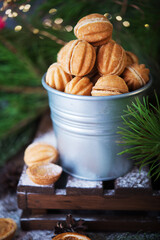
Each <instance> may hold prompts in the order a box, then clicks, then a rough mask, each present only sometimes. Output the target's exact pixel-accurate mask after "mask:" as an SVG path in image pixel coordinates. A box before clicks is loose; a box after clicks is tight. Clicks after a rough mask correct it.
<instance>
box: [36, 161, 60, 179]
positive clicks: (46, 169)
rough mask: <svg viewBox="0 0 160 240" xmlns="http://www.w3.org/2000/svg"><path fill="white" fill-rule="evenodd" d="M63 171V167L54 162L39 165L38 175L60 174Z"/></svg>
mask: <svg viewBox="0 0 160 240" xmlns="http://www.w3.org/2000/svg"><path fill="white" fill-rule="evenodd" d="M61 172H62V168H61V167H60V166H58V165H55V164H52V163H49V164H45V165H41V166H38V173H39V174H38V175H42V176H43V177H47V176H48V177H49V176H53V175H58V174H60V173H61Z"/></svg>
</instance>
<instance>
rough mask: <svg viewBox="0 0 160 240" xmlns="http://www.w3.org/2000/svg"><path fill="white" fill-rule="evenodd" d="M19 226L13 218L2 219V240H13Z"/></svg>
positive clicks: (0, 224) (0, 219)
mask: <svg viewBox="0 0 160 240" xmlns="http://www.w3.org/2000/svg"><path fill="white" fill-rule="evenodd" d="M16 229H17V224H16V223H15V221H14V220H13V219H11V218H0V240H12V239H13V237H14V234H15V232H16Z"/></svg>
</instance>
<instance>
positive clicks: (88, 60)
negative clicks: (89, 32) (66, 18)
mask: <svg viewBox="0 0 160 240" xmlns="http://www.w3.org/2000/svg"><path fill="white" fill-rule="evenodd" d="M57 60H58V62H59V63H60V64H61V66H62V68H63V69H64V71H65V72H67V73H68V74H71V75H75V76H80V77H81V76H84V75H87V74H88V73H90V72H91V70H92V68H93V67H94V64H95V60H96V50H95V48H94V47H93V46H92V45H91V44H89V43H88V42H86V41H84V40H72V41H70V42H69V43H67V44H66V45H65V46H64V47H63V48H61V50H60V51H59V53H58V58H57Z"/></svg>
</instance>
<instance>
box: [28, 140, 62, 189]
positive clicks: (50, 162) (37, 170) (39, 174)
mask: <svg viewBox="0 0 160 240" xmlns="http://www.w3.org/2000/svg"><path fill="white" fill-rule="evenodd" d="M57 160H58V151H57V150H56V148H55V147H53V146H52V145H49V144H46V143H41V142H36V143H32V144H30V145H29V146H28V147H27V148H26V150H25V152H24V162H25V163H26V165H27V166H28V168H27V170H26V173H27V174H28V177H29V178H30V180H32V181H33V182H34V183H36V184H40V185H49V184H53V183H55V182H56V181H57V180H58V179H59V177H60V176H61V173H62V167H60V166H59V165H57V164H56V163H57Z"/></svg>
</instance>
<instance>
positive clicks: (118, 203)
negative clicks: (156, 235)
mask: <svg viewBox="0 0 160 240" xmlns="http://www.w3.org/2000/svg"><path fill="white" fill-rule="evenodd" d="M27 206H28V208H44V209H46V208H47V209H95V210H142V211H143V210H146V211H149V210H150V211H151V210H153V211H158V210H160V195H156V196H148V195H146V196H145V198H144V196H143V195H137V196H135V195H129V196H126V195H124V196H123V195H117V196H116V195H102V196H101V195H97V196H96V195H93V196H92V195H91V196H89V197H88V196H87V195H81V196H79V195H78V196H77V195H72V196H70V195H66V194H65V192H64V194H63V195H62V194H59V195H45V194H34V193H27Z"/></svg>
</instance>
